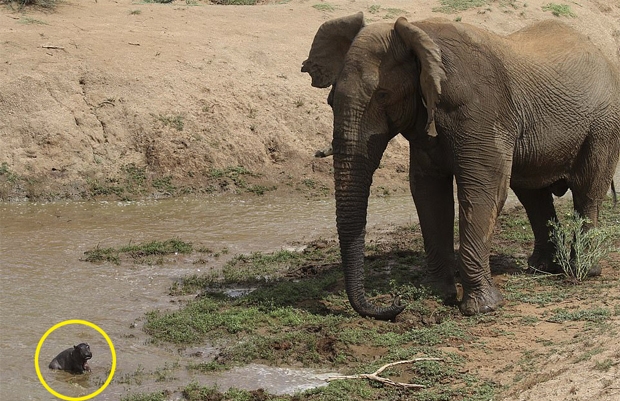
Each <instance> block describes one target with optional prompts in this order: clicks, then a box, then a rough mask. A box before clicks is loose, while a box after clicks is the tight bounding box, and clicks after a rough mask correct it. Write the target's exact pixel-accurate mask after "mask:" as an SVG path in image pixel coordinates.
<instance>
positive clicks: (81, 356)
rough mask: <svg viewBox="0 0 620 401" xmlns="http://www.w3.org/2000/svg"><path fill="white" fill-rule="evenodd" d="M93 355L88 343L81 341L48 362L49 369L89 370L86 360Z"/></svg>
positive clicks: (82, 371) (79, 371) (78, 371)
mask: <svg viewBox="0 0 620 401" xmlns="http://www.w3.org/2000/svg"><path fill="white" fill-rule="evenodd" d="M92 357H93V354H92V353H91V352H90V345H88V344H86V343H81V344H78V345H74V346H73V348H68V349H66V350H64V351H62V352H61V353H60V354H58V355H57V356H56V358H54V359H52V362H50V366H49V367H50V369H60V370H66V371H67V372H71V373H84V371H88V372H90V366H88V363H87V361H88V360H89V359H90V358H92Z"/></svg>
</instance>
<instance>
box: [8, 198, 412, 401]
mask: <svg viewBox="0 0 620 401" xmlns="http://www.w3.org/2000/svg"><path fill="white" fill-rule="evenodd" d="M416 218H417V217H416V215H415V209H414V207H413V202H412V200H411V198H410V197H409V196H404V195H403V196H391V197H385V198H372V199H371V202H370V206H369V217H368V229H369V230H373V229H379V228H388V227H389V226H391V225H402V224H408V223H413V222H414V221H415V220H416ZM335 234H336V230H335V206H334V201H333V200H332V199H313V200H308V199H304V198H301V197H277V196H275V195H269V194H268V195H265V196H260V197H258V196H251V197H232V198H231V197H212V198H211V197H208V198H181V199H168V200H149V201H141V202H58V203H47V204H37V203H6V204H0V285H1V289H2V291H1V292H0V305H1V308H0V319H1V320H0V321H1V322H2V324H1V325H0V334H1V335H0V354H1V361H2V363H1V364H0V377H2V380H1V382H0V395H1V397H0V398H2V399H3V400H9V399H10V400H18V399H19V400H54V399H57V398H56V397H54V396H52V395H51V394H50V393H48V391H47V390H46V389H45V388H44V387H43V385H42V384H41V383H40V382H39V379H38V378H37V374H36V371H35V364H34V354H35V349H36V348H37V344H38V343H39V340H40V339H41V337H42V336H43V335H44V334H45V333H46V332H47V330H48V329H50V328H51V327H52V326H54V325H56V324H58V323H60V322H63V321H66V320H70V319H80V320H85V321H88V322H92V323H93V324H95V325H97V326H98V327H99V328H101V330H103V331H104V332H105V333H107V335H108V336H109V337H110V340H111V341H112V343H113V344H114V349H115V351H116V356H117V366H116V371H115V374H114V379H113V381H112V382H111V384H110V385H109V386H108V387H107V388H106V389H105V390H104V391H103V392H102V393H101V394H100V395H98V396H97V397H96V399H97V400H118V399H120V397H121V396H122V395H124V394H127V392H128V391H129V392H140V391H149V392H150V391H155V390H158V389H164V388H173V389H174V388H176V387H178V385H175V379H179V380H183V382H184V383H187V382H189V381H190V380H191V378H190V379H188V377H191V375H192V374H191V373H190V372H188V371H187V370H186V369H184V368H175V366H177V367H178V366H185V365H186V364H187V362H188V361H189V360H190V357H189V351H188V350H181V352H180V351H179V350H177V349H176V348H175V347H172V346H170V347H165V346H164V347H161V346H159V347H158V346H154V345H153V344H150V342H149V341H148V340H149V337H148V336H147V335H146V334H145V333H143V332H142V330H141V326H142V319H143V316H144V313H145V312H147V311H150V310H153V309H157V308H174V307H175V305H171V303H170V297H169V296H168V295H167V293H168V288H169V287H170V285H171V284H172V283H173V282H174V281H175V280H178V279H179V278H181V277H183V276H184V275H187V274H193V273H200V272H201V271H202V272H204V270H205V269H207V268H209V266H208V265H207V266H205V265H197V264H193V263H191V261H189V260H187V261H185V260H183V258H180V259H179V261H178V262H177V263H176V264H174V265H164V266H145V265H131V264H126V263H125V264H122V265H120V266H119V265H114V264H112V263H103V264H91V263H88V262H83V261H81V260H80V258H82V257H83V256H84V252H85V251H86V250H90V249H92V248H94V247H96V246H100V247H119V246H123V245H127V244H129V243H130V242H131V243H140V242H146V241H152V240H166V239H170V238H175V237H176V238H179V239H182V240H183V241H187V242H193V243H199V244H201V245H204V246H207V247H209V248H211V249H214V250H221V249H227V250H228V252H229V254H230V255H235V254H239V253H249V252H255V251H261V252H270V251H274V250H279V249H282V248H286V247H289V246H291V244H293V243H295V242H298V241H310V240H313V239H317V238H319V237H324V238H333V237H335ZM74 339H79V341H80V342H88V343H89V344H90V345H91V349H92V350H93V359H92V360H91V361H90V365H91V367H92V372H91V374H90V375H85V376H72V375H70V374H68V373H65V372H57V371H50V370H49V369H48V368H47V365H48V364H49V362H50V361H51V359H52V358H53V357H54V356H56V354H58V353H59V352H60V351H62V350H63V349H65V348H68V347H70V346H73V345H76V344H74V343H76V342H77V341H78V340H74ZM190 351H191V352H196V351H197V350H196V349H192V350H190ZM198 351H200V352H202V355H204V357H205V358H206V357H208V356H209V353H210V352H212V351H213V350H212V349H210V348H209V347H208V345H205V346H204V347H202V348H199V349H198ZM191 360H192V361H194V362H195V358H194V359H191ZM111 361H112V356H111V353H110V352H109V347H108V345H107V342H106V340H105V339H104V338H103V336H102V335H101V334H100V333H99V332H97V331H96V330H95V329H93V328H90V327H87V326H83V325H66V326H63V327H60V328H58V329H57V330H55V331H54V332H52V333H51V334H49V336H48V337H47V339H46V340H45V341H44V342H43V343H42V346H41V351H40V358H39V361H38V362H39V364H40V370H41V373H42V376H43V378H44V379H45V382H46V383H47V384H49V385H50V386H51V387H52V388H53V389H54V390H55V391H58V392H59V393H60V394H64V395H66V396H70V397H81V396H84V395H87V394H90V393H92V392H94V391H96V390H97V389H98V388H99V387H100V386H101V384H102V383H103V382H105V380H106V378H107V377H108V370H109V368H110V366H111ZM86 377H87V378H86ZM153 377H158V378H161V379H162V380H161V381H156V380H154V379H153ZM196 380H197V381H199V382H200V383H201V384H203V385H211V384H215V383H217V384H218V386H219V387H220V388H226V387H228V386H235V387H239V388H246V389H253V388H265V389H266V390H268V391H270V392H272V393H285V392H293V391H295V390H299V389H303V388H307V387H309V386H315V385H319V384H321V383H322V382H323V381H322V379H321V376H317V375H316V374H315V372H310V371H296V370H289V369H286V368H285V367H283V368H280V369H278V368H268V367H263V366H259V365H255V366H248V367H245V368H243V369H237V370H233V371H231V372H225V373H218V374H214V375H213V376H211V377H205V376H204V374H201V376H200V377H197V378H196Z"/></svg>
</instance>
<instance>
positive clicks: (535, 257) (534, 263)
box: [527, 251, 563, 274]
mask: <svg viewBox="0 0 620 401" xmlns="http://www.w3.org/2000/svg"><path fill="white" fill-rule="evenodd" d="M527 265H528V266H529V267H530V269H531V270H532V271H533V272H537V271H539V272H544V273H550V274H559V273H562V272H563V270H562V268H561V267H560V265H558V264H557V263H555V262H554V261H553V254H552V253H550V252H537V251H534V253H533V254H532V256H530V257H529V258H528V259H527Z"/></svg>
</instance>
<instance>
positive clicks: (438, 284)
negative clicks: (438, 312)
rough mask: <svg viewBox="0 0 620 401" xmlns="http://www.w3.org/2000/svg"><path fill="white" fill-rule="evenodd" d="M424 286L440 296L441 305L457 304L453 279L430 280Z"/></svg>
mask: <svg viewBox="0 0 620 401" xmlns="http://www.w3.org/2000/svg"><path fill="white" fill-rule="evenodd" d="M424 284H425V285H426V286H427V287H428V288H430V289H431V291H432V292H433V293H434V294H436V295H438V296H440V297H441V299H442V301H443V303H444V304H446V305H456V304H457V303H458V297H457V290H456V285H455V283H454V279H453V278H452V277H451V278H449V279H443V280H442V279H434V280H433V279H431V280H428V281H426V282H424Z"/></svg>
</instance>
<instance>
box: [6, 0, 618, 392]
mask: <svg viewBox="0 0 620 401" xmlns="http://www.w3.org/2000/svg"><path fill="white" fill-rule="evenodd" d="M189 3H193V4H195V5H188V4H186V1H180V0H176V1H174V2H173V3H171V4H142V3H138V2H133V1H131V0H116V1H111V0H97V1H95V0H88V1H86V0H84V1H76V0H74V1H66V2H63V3H61V4H60V5H59V6H58V7H57V8H56V9H55V10H53V11H51V12H50V11H46V10H40V9H39V10H36V9H35V10H32V9H29V10H26V11H25V12H20V11H17V10H16V9H13V8H11V7H9V6H7V5H6V4H0V163H1V164H2V167H1V169H0V173H1V174H0V200H15V199H40V198H43V199H58V198H73V199H78V198H91V197H93V183H102V182H108V183H110V182H115V181H114V180H117V181H118V180H120V179H121V177H122V176H123V175H124V174H127V171H128V170H127V166H134V167H137V168H140V169H143V171H145V173H146V177H147V179H148V180H150V182H154V181H155V180H157V179H162V178H167V179H169V180H171V182H172V183H173V184H174V187H175V188H184V189H185V192H206V191H210V190H209V187H208V186H209V185H211V184H210V180H211V179H212V177H213V171H214V169H226V168H228V167H234V166H243V167H244V168H246V169H248V170H249V171H251V172H252V173H255V174H257V175H259V180H260V181H262V182H265V183H271V184H272V185H278V188H279V189H280V190H283V191H287V190H289V189H288V188H295V186H296V185H298V184H299V183H301V182H310V181H312V182H317V183H322V185H325V186H327V187H328V188H331V186H332V184H331V173H330V169H331V159H316V158H314V157H313V154H314V152H315V150H317V149H319V148H322V147H324V146H325V145H326V144H328V143H329V142H330V140H331V118H332V117H331V111H330V109H329V107H328V106H327V105H326V103H325V99H326V96H327V90H318V89H314V88H311V86H310V78H309V76H308V75H307V74H302V73H301V72H300V66H301V62H302V61H303V60H304V59H305V58H306V56H307V54H308V50H309V46H310V44H311V42H312V39H313V37H314V34H315V32H316V29H317V28H318V27H319V25H320V24H321V23H323V22H324V21H326V20H328V19H330V18H334V17H339V16H343V15H348V14H351V13H353V12H357V11H360V10H362V11H365V14H366V19H367V20H368V21H369V22H375V21H385V20H387V21H393V20H394V19H395V18H396V17H397V16H399V15H404V16H406V17H407V18H409V19H410V20H417V19H423V18H427V17H436V16H438V14H439V15H441V14H440V13H437V12H433V11H432V10H433V8H435V7H438V6H439V1H432V0H421V1H415V2H412V1H405V0H386V1H381V2H380V3H379V2H377V1H372V0H332V1H330V2H329V3H327V2H320V1H319V0H317V1H308V0H292V1H289V2H286V1H282V2H280V3H277V2H267V3H265V4H261V5H258V6H218V5H211V4H209V3H206V2H200V1H198V2H189ZM546 3H548V1H546V0H528V1H527V2H523V1H510V0H500V1H491V2H490V3H489V4H488V6H485V7H479V8H475V9H470V10H467V11H463V12H458V13H456V14H450V15H446V14H443V16H445V17H447V18H450V19H455V18H461V19H462V21H463V22H468V23H472V24H475V25H480V26H484V27H486V28H488V29H490V30H492V31H495V32H498V33H510V32H512V31H515V30H517V29H519V28H521V27H523V26H525V25H527V24H529V23H531V22H533V21H538V20H542V19H546V18H556V17H554V16H553V15H551V13H549V12H543V11H542V9H541V6H542V5H543V4H546ZM316 4H322V5H326V4H329V5H332V6H333V10H331V11H321V10H319V9H318V8H315V7H313V6H314V5H316ZM570 4H571V9H572V10H573V12H574V13H575V14H576V17H575V18H568V17H561V19H562V20H563V21H565V22H566V23H568V24H570V25H571V26H573V27H575V28H576V29H577V30H579V31H581V32H583V33H585V34H587V35H588V36H589V37H590V38H591V40H592V41H593V42H594V43H595V44H596V45H597V46H599V47H600V48H601V49H602V50H603V51H604V52H605V54H607V56H608V57H609V58H610V59H612V60H615V61H616V62H619V63H620V3H619V2H618V0H584V1H581V2H579V3H573V2H571V3H570ZM379 5H380V7H378V6H379ZM371 11H374V12H371ZM407 158H408V152H407V146H406V144H405V143H404V141H403V140H402V139H398V138H397V139H395V140H394V141H393V143H392V144H391V145H390V147H389V149H388V152H387V153H386V155H385V156H384V160H383V163H382V167H383V168H381V169H379V170H378V172H377V175H376V179H375V186H376V187H375V188H377V187H379V188H389V190H402V188H405V187H406V186H407V183H406V175H407V168H408V167H407V164H408V163H407ZM282 184H287V185H282ZM219 190H228V188H219ZM154 192H157V191H156V190H155V189H153V187H150V193H154ZM146 195H149V193H146ZM615 296H617V294H616V295H615ZM524 307H526V306H524ZM556 307H557V306H556ZM614 319H615V320H614V321H615V323H618V318H617V317H615V318H614ZM582 329H583V327H581V326H579V325H578V324H574V325H571V326H570V327H561V328H559V327H558V324H556V323H548V322H545V321H542V322H540V324H536V325H528V326H522V325H517V324H515V326H514V327H510V328H509V330H510V331H512V332H514V333H515V335H514V336H513V337H512V338H513V340H511V341H506V338H505V337H503V336H500V337H497V339H498V343H497V346H496V347H495V348H494V349H495V350H496V351H497V352H495V353H492V354H488V353H487V354H485V353H480V355H477V356H475V358H478V362H479V363H477V364H474V365H475V366H472V367H471V368H472V369H475V370H476V371H478V372H480V373H481V374H483V375H484V374H487V375H488V376H489V377H491V376H493V377H499V379H498V380H499V381H500V382H502V383H503V384H506V385H508V386H510V382H511V380H512V377H513V376H514V374H512V375H511V374H508V373H507V374H505V375H503V376H502V374H501V372H498V369H501V367H498V365H502V366H504V365H505V366H504V367H506V366H508V365H509V364H510V363H515V361H514V359H516V358H520V357H521V355H522V353H523V351H524V350H527V349H529V350H532V352H539V351H540V349H541V348H542V345H541V339H543V338H545V337H553V338H558V337H561V338H566V339H569V338H570V336H572V335H575V333H577V332H579V331H581V330H582ZM480 330H481V331H484V330H485V326H484V324H481V325H480ZM593 341H594V342H595V343H596V344H599V343H604V344H605V351H603V352H601V353H599V354H597V355H595V356H594V357H592V359H591V360H589V361H587V362H586V363H584V364H579V365H575V363H574V362H573V360H574V358H572V356H573V355H572V354H571V353H570V352H567V353H565V354H564V355H563V356H557V357H556V359H553V360H551V359H550V360H549V363H548V364H547V365H546V366H545V367H544V370H543V371H541V372H540V376H539V377H540V380H535V381H532V382H528V383H523V382H521V383H520V384H519V385H518V386H514V387H511V388H510V390H509V391H508V392H507V394H506V397H507V398H506V399H510V400H569V399H570V400H593V399H597V400H617V399H620V390H619V389H620V382H619V377H620V365H618V361H620V359H619V358H620V338H619V337H617V336H613V335H610V336H608V337H605V338H603V337H599V338H596V339H595V340H593ZM469 351H471V352H474V349H473V348H472V350H469ZM574 351H575V352H577V351H578V350H574ZM472 355H473V354H472ZM475 358H474V360H475ZM605 359H611V360H612V361H615V365H613V366H612V367H611V368H610V369H609V370H607V371H606V372H604V373H603V372H601V371H600V370H597V369H594V366H595V363H596V362H597V361H603V360H605ZM498 361H502V362H501V363H499V362H498ZM511 361H512V362H511ZM578 368H579V369H578Z"/></svg>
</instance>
